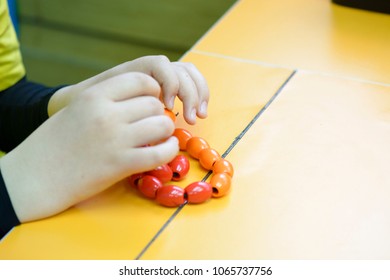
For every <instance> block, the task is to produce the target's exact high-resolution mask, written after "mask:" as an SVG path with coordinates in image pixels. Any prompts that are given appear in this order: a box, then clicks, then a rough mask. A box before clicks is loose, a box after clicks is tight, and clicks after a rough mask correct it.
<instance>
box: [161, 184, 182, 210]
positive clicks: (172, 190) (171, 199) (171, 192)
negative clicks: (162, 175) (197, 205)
mask: <svg viewBox="0 0 390 280" xmlns="http://www.w3.org/2000/svg"><path fill="white" fill-rule="evenodd" d="M156 201H157V202H158V203H160V204H161V205H164V206H167V207H177V206H180V205H182V204H183V203H184V202H185V198H184V190H183V189H182V188H180V187H178V186H174V185H166V186H162V187H161V188H159V189H158V190H157V193H156Z"/></svg>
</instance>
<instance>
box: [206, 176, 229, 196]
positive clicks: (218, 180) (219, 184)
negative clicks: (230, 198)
mask: <svg viewBox="0 0 390 280" xmlns="http://www.w3.org/2000/svg"><path fill="white" fill-rule="evenodd" d="M210 184H211V186H212V187H213V197H221V196H224V195H225V194H227V193H228V192H229V190H230V186H231V184H232V178H231V177H230V176H229V175H228V174H226V173H217V174H214V175H213V176H212V177H211V180H210Z"/></svg>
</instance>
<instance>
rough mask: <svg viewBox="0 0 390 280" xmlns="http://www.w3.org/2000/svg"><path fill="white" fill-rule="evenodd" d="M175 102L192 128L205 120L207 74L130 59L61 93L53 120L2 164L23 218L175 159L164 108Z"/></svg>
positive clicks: (155, 59)
mask: <svg viewBox="0 0 390 280" xmlns="http://www.w3.org/2000/svg"><path fill="white" fill-rule="evenodd" d="M176 97H178V98H179V99H180V100H181V101H182V103H183V114H184V118H185V120H186V121H187V122H188V123H189V124H195V122H196V117H199V118H205V117H206V116H207V104H208V100H209V91H208V87H207V84H206V81H205V79H204V77H203V76H202V75H201V74H200V72H199V71H198V70H197V69H196V68H195V66H193V65H192V64H188V63H180V62H170V61H169V60H168V59H167V58H166V57H164V56H149V57H142V58H139V59H136V60H134V61H130V62H126V63H124V64H121V65H119V66H116V67H114V68H112V69H110V70H108V71H105V72H103V73H101V74H99V75H97V76H95V77H92V78H90V79H88V80H85V81H83V82H81V83H78V84H75V85H72V86H68V87H65V88H63V89H61V90H59V91H57V92H56V93H55V94H54V95H53V96H52V98H51V99H50V101H49V105H48V113H49V115H50V116H51V117H50V118H49V119H48V120H47V121H46V122H45V123H43V124H42V125H41V126H40V127H39V128H38V129H37V130H35V131H34V132H33V133H32V134H31V135H30V136H29V137H28V138H27V139H26V140H25V141H24V142H23V143H21V144H20V145H19V146H18V147H16V148H15V149H14V150H12V151H11V152H9V153H8V154H7V155H5V156H4V157H2V158H1V160H0V166H1V171H2V174H3V178H4V181H5V183H6V187H7V190H8V193H9V195H10V198H11V202H12V204H13V206H14V209H15V212H16V214H17V216H18V218H19V220H20V221H21V222H22V223H23V222H28V221H33V220H37V219H43V218H46V217H49V216H52V215H55V214H57V213H59V212H62V211H64V210H65V209H67V208H69V207H71V206H73V205H75V204H77V203H79V202H81V201H83V200H85V199H87V198H89V197H91V196H93V195H95V194H97V193H99V192H101V191H103V190H105V189H107V188H109V187H110V186H112V185H113V184H115V183H116V182H118V181H120V180H122V179H124V178H126V177H128V176H130V175H131V174H134V173H138V172H142V171H146V170H150V169H153V168H155V167H157V166H159V165H161V164H163V163H167V162H169V161H170V160H172V159H173V157H174V156H175V155H176V154H177V153H178V142H177V139H176V138H175V137H170V136H171V135H172V133H173V130H174V123H173V122H172V120H171V119H170V118H169V117H167V116H166V115H165V114H164V107H166V108H169V109H172V108H173V102H174V99H175V98H176ZM167 138H168V140H166V141H163V142H161V140H163V139H167ZM160 142H161V143H160ZM149 143H160V144H157V145H153V146H146V147H145V145H147V144H149Z"/></svg>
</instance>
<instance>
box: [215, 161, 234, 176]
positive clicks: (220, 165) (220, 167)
mask: <svg viewBox="0 0 390 280" xmlns="http://www.w3.org/2000/svg"><path fill="white" fill-rule="evenodd" d="M213 173H214V174H216V173H226V174H228V175H229V176H230V177H233V175H234V169H233V165H232V164H231V163H230V161H228V160H226V159H224V158H221V159H219V160H217V161H216V162H215V163H214V165H213Z"/></svg>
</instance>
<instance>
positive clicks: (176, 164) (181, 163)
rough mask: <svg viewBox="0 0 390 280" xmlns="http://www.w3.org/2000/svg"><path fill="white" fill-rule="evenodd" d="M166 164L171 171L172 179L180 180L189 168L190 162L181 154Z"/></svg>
mask: <svg viewBox="0 0 390 280" xmlns="http://www.w3.org/2000/svg"><path fill="white" fill-rule="evenodd" d="M168 165H169V167H170V168H171V170H172V172H173V176H172V180H173V181H180V180H182V179H184V177H185V176H186V175H187V173H188V171H189V170H190V162H189V160H188V158H187V157H185V156H183V155H177V156H176V157H175V158H174V159H173V160H172V161H171V162H170V163H168Z"/></svg>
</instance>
